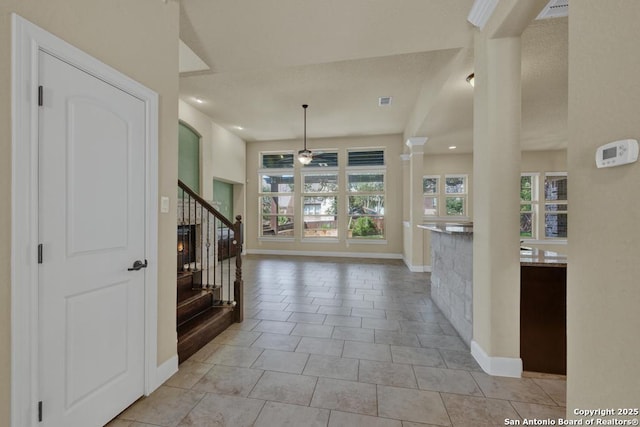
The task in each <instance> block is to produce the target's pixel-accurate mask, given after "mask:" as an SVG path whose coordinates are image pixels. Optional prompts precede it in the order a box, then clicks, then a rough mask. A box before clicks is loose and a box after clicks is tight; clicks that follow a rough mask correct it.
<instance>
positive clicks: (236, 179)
mask: <svg viewBox="0 0 640 427" xmlns="http://www.w3.org/2000/svg"><path fill="white" fill-rule="evenodd" d="M179 116H180V120H181V121H182V122H184V123H186V124H187V125H188V126H190V127H191V128H192V129H193V130H195V131H196V132H197V133H198V134H200V137H201V139H200V189H201V190H200V192H201V195H202V196H203V197H204V198H205V199H206V200H211V199H212V197H213V180H214V179H217V180H221V181H225V182H229V183H234V184H243V183H244V181H245V179H246V178H245V166H246V163H245V155H246V144H245V142H244V141H243V140H242V139H240V138H239V137H237V136H236V135H234V134H233V133H231V132H229V131H228V130H226V129H225V128H223V127H222V126H219V125H217V124H216V123H214V122H213V121H212V120H211V118H210V117H209V116H206V115H205V114H202V113H201V112H200V111H198V110H196V109H195V108H193V107H192V106H191V105H189V104H187V103H186V102H184V101H182V100H180V102H179Z"/></svg>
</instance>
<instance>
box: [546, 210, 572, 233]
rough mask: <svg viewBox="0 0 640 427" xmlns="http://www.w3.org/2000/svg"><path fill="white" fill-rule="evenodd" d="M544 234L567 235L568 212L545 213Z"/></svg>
mask: <svg viewBox="0 0 640 427" xmlns="http://www.w3.org/2000/svg"><path fill="white" fill-rule="evenodd" d="M544 235H545V236H546V237H567V214H566V213H560V214H545V216H544Z"/></svg>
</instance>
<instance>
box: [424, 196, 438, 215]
mask: <svg viewBox="0 0 640 427" xmlns="http://www.w3.org/2000/svg"><path fill="white" fill-rule="evenodd" d="M423 215H438V198H437V197H425V198H424V211H423Z"/></svg>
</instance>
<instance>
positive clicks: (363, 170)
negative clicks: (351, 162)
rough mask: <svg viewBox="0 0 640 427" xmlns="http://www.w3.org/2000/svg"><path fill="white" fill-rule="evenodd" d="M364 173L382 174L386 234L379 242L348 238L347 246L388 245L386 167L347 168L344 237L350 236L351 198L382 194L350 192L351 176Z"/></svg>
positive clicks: (375, 192) (377, 192)
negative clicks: (355, 244) (365, 244)
mask: <svg viewBox="0 0 640 427" xmlns="http://www.w3.org/2000/svg"><path fill="white" fill-rule="evenodd" d="M364 173H372V174H382V179H383V181H382V197H383V198H384V201H385V213H384V214H383V215H382V216H383V218H384V234H383V236H382V239H379V240H375V239H366V238H359V239H358V238H355V239H354V238H353V237H351V238H349V237H347V239H346V241H347V245H348V244H353V243H362V242H368V243H367V244H373V243H375V244H386V243H387V214H386V202H387V168H386V166H378V167H376V166H366V167H364V166H351V167H349V168H347V169H346V170H345V186H344V191H345V209H344V212H345V215H346V216H345V225H344V227H345V231H344V233H345V234H344V235H345V236H348V235H349V218H350V217H351V215H350V214H349V197H350V196H359V195H362V196H370V195H376V194H380V193H381V192H380V191H371V192H355V191H350V190H349V174H353V175H356V174H364Z"/></svg>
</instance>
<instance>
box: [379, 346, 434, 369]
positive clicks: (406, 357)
mask: <svg viewBox="0 0 640 427" xmlns="http://www.w3.org/2000/svg"><path fill="white" fill-rule="evenodd" d="M391 354H392V356H393V362H394V363H407V364H411V365H421V366H435V367H438V368H444V367H445V364H444V361H443V360H442V357H440V353H439V352H438V350H436V349H433V348H416V347H403V346H396V345H392V346H391Z"/></svg>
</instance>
